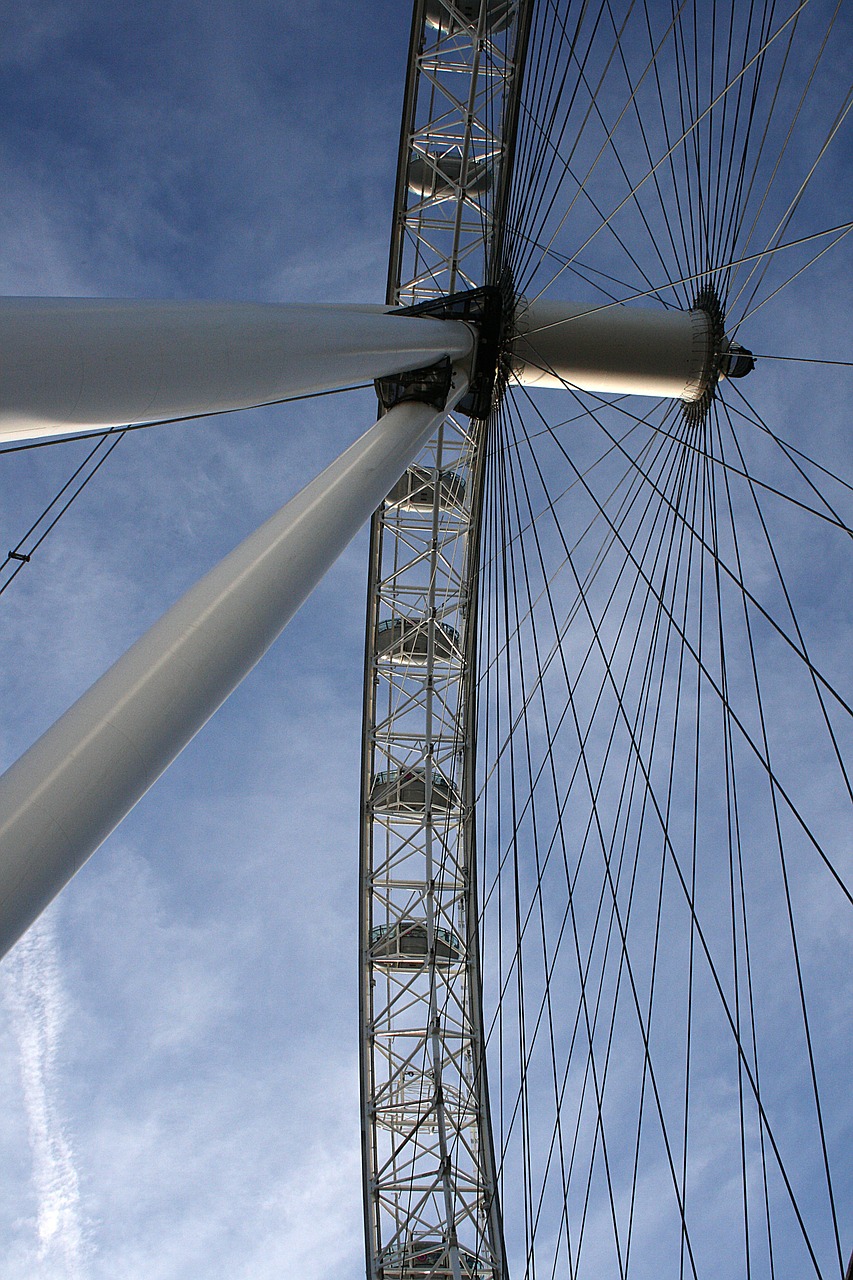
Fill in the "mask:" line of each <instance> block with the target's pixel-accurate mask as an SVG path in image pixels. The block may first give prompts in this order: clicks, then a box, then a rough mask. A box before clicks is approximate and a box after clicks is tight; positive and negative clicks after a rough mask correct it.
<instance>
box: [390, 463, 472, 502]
mask: <svg viewBox="0 0 853 1280" xmlns="http://www.w3.org/2000/svg"><path fill="white" fill-rule="evenodd" d="M436 494H437V496H438V501H439V506H440V509H441V510H442V511H457V510H458V509H459V508H460V507H461V506H462V503H463V501H464V499H465V481H464V479H463V478H462V476H459V475H457V474H456V472H455V471H440V472H439V473H438V483H436V473H435V471H433V470H431V469H430V468H429V467H409V469H408V471H405V472H404V473H403V475H402V476H401V477H400V479H399V480H398V481H397V483H396V484H395V485H394V488H393V489H392V490H391V491H390V493H389V494H388V496H387V497H386V499H385V505H386V507H400V508H401V510H403V511H418V512H420V511H432V509H433V507H434V506H435V500H436Z"/></svg>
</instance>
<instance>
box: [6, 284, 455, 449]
mask: <svg viewBox="0 0 853 1280" xmlns="http://www.w3.org/2000/svg"><path fill="white" fill-rule="evenodd" d="M472 347H473V337H472V334H471V332H470V330H469V329H468V327H467V326H466V325H464V324H461V323H460V322H459V321H456V320H435V319H427V318H420V317H417V318H415V317H411V316H395V315H387V314H386V312H385V309H384V308H383V307H370V306H300V305H297V306H283V305H282V306H277V305H259V304H255V303H250V302H186V301H181V302H154V301H147V300H143V301H139V300H131V301H128V300H125V299H97V298H0V440H21V439H26V438H28V437H34V436H48V435H61V434H63V433H65V432H71V431H81V430H86V429H89V428H93V427H94V428H98V427H111V426H125V425H126V424H127V423H130V422H152V421H157V420H158V419H161V418H179V417H189V416H193V415H198V414H205V413H220V412H222V411H225V410H230V409H245V408H249V407H251V406H253V405H260V404H268V403H270V402H275V401H277V400H282V399H285V398H286V397H288V396H296V395H305V394H309V393H311V392H315V391H328V390H332V389H334V388H337V387H346V386H351V385H353V384H354V383H360V382H372V381H373V380H374V379H375V378H384V377H387V376H389V375H391V374H395V373H400V372H402V371H403V370H407V369H421V368H424V367H426V366H428V365H431V364H435V362H436V361H437V360H439V359H441V358H442V357H443V356H450V358H451V360H463V359H465V357H467V356H468V355H469V354H470V352H471V350H472Z"/></svg>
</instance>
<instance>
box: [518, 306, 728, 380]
mask: <svg viewBox="0 0 853 1280" xmlns="http://www.w3.org/2000/svg"><path fill="white" fill-rule="evenodd" d="M512 368H513V373H514V375H515V378H516V380H517V381H518V382H520V383H521V384H522V385H523V386H527V387H566V386H570V387H578V388H580V389H581V390H583V391H597V392H598V393H599V394H601V395H608V396H609V395H635V396H637V395H639V396H656V397H660V396H670V397H672V398H674V399H677V400H685V401H688V402H692V401H695V400H699V399H701V397H702V395H703V394H704V393H705V391H706V390H707V388H708V386H709V383H710V381H711V379H712V377H713V372H714V329H713V323H712V321H711V317H710V316H709V315H708V314H707V313H706V312H705V311H700V310H696V311H667V310H664V309H663V308H661V309H659V310H656V309H654V308H652V307H623V306H605V307H590V306H589V305H586V306H584V305H583V304H580V305H579V304H574V303H569V302H542V301H537V302H535V303H533V304H531V305H530V306H528V305H527V304H526V303H525V302H524V301H523V300H522V301H521V303H520V304H519V309H518V312H517V314H516V336H515V339H514V341H513V346H512Z"/></svg>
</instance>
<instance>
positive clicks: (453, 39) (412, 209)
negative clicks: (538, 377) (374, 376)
mask: <svg viewBox="0 0 853 1280" xmlns="http://www.w3.org/2000/svg"><path fill="white" fill-rule="evenodd" d="M531 11H532V5H531V4H529V3H526V0H520V3H517V4H514V5H507V4H500V5H495V4H494V3H493V2H492V3H488V0H484V2H483V3H482V4H481V5H480V12H479V14H478V15H477V18H476V21H474V18H473V15H472V13H471V8H470V6H467V7H466V6H463V5H461V4H460V5H458V6H457V5H454V3H452V0H418V2H417V3H416V4H415V12H414V17H413V29H412V41H411V48H410V59H409V74H408V81H407V87H406V96H405V101H404V111H403V125H402V132H401V143H400V158H399V165H398V176H397V189H396V200H395V215H394V223H393V231H392V243H391V255H390V264H389V282H388V292H387V297H386V301H387V303H388V305H390V306H395V307H397V308H401V309H405V310H409V309H412V310H414V311H415V312H416V313H422V312H423V311H424V310H426V311H427V312H429V311H430V310H431V309H432V308H434V306H435V305H436V300H440V301H439V303H438V305H439V306H441V307H442V308H444V310H442V314H448V315H449V314H456V312H454V311H453V308H454V307H456V308H457V311H458V308H459V307H460V306H461V307H463V308H466V307H467V308H470V306H471V302H470V300H462V301H460V300H459V299H457V298H452V297H450V295H452V294H454V293H459V291H464V290H479V291H480V297H479V298H478V299H477V300H476V304H477V305H478V306H480V307H481V306H482V302H483V299H482V293H483V292H484V291H482V290H481V286H483V285H484V284H491V285H492V286H495V285H496V283H497V282H496V280H490V279H489V266H488V264H490V263H495V262H497V260H498V258H499V256H500V243H499V229H500V226H501V218H502V207H503V204H504V201H505V193H506V190H507V188H508V181H509V173H510V167H511V148H512V141H513V137H514V132H515V127H514V122H515V119H516V116H517V111H518V99H519V93H520V82H521V69H522V65H523V54H524V47H525V44H526V31H527V28H528V27H529V22H530V15H531ZM508 18H509V19H510V20H509V21H507V19H508ZM490 21H491V22H492V24H493V28H494V29H493V30H490V29H489V23H490ZM500 292H502V294H503V298H502V300H501V304H502V306H503V307H504V311H505V313H509V308H508V307H506V294H507V286H506V282H505V281H504V282H502V286H501V290H498V289H495V288H493V290H492V293H493V294H497V293H500ZM448 306H449V307H450V308H451V310H450V311H448V310H447V307H448ZM460 318H461V316H460ZM476 319H477V320H478V321H479V320H480V319H481V317H480V316H477V317H476ZM480 329H481V332H482V333H485V329H486V326H485V325H481V326H480ZM488 363H489V364H490V368H491V370H492V374H491V375H490V378H491V380H490V381H489V385H488V387H487V388H486V390H485V393H483V389H482V387H480V388H479V398H477V397H476V396H474V397H473V398H471V399H470V400H469V403H468V404H467V405H466V406H464V408H465V410H466V413H468V414H471V415H472V416H471V417H467V416H465V414H464V413H461V412H457V413H456V414H454V415H451V416H449V417H448V418H446V419H445V422H444V424H443V425H442V427H441V429H440V430H439V432H438V433H437V435H436V436H435V437H434V438H433V440H432V441H430V443H429V444H428V446H427V447H426V449H425V450H424V451H423V453H422V454H421V456H420V457H419V458H418V459H416V461H415V464H414V465H413V466H412V467H411V468H410V469H409V472H407V474H406V476H404V478H403V480H402V481H401V483H400V485H399V486H397V487H395V489H394V490H393V491H392V493H391V494H390V495H389V498H388V499H387V500H386V502H385V504H384V506H383V508H382V509H380V511H378V512H377V513H376V514H375V516H374V518H373V522H372V529H371V550H370V580H369V590H368V608H367V640H366V646H365V706H364V737H363V753H362V834H361V843H362V892H361V898H362V910H361V925H360V956H361V1020H362V1021H361V1078H362V1135H363V1164H364V1197H365V1230H366V1246H367V1259H368V1263H367V1269H368V1275H369V1276H370V1277H376V1278H377V1280H378V1278H382V1280H414V1278H417V1280H420V1277H427V1276H435V1277H447V1278H448V1280H449V1278H450V1277H452V1278H453V1280H465V1277H474V1276H476V1277H477V1280H500V1278H502V1277H503V1276H504V1275H505V1266H504V1258H503V1244H502V1230H501V1222H500V1212H499V1207H498V1198H497V1194H496V1174H495V1161H494V1154H493V1149H492V1138H491V1126H490V1123H489V1111H488V1092H487V1084H486V1073H485V1059H484V1042H483V1026H482V1011H481V1003H480V1002H481V995H480V993H481V975H480V963H479V946H478V926H477V919H478V914H477V906H476V868H475V852H474V844H475V841H474V812H473V791H474V769H475V756H474V749H475V743H474V726H475V720H474V717H473V715H472V709H473V704H472V692H471V691H472V688H473V655H474V629H475V624H476V600H475V594H474V593H475V582H476V568H477V558H478V542H479V507H480V496H479V495H480V488H481V479H482V471H483V453H484V449H485V442H486V438H487V431H488V425H487V421H486V419H487V417H488V412H489V409H490V407H491V403H492V396H493V383H494V376H493V374H494V367H495V364H496V363H497V361H496V359H494V358H491V357H490V360H489V362H488ZM498 381H500V378H498ZM379 390H380V399H381V400H382V401H383V402H384V403H386V404H387V403H389V402H393V397H394V395H395V394H400V389H399V388H395V387H393V386H388V385H386V386H383V387H380V388H379ZM402 393H403V394H406V390H405V388H404V389H403V391H402Z"/></svg>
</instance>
